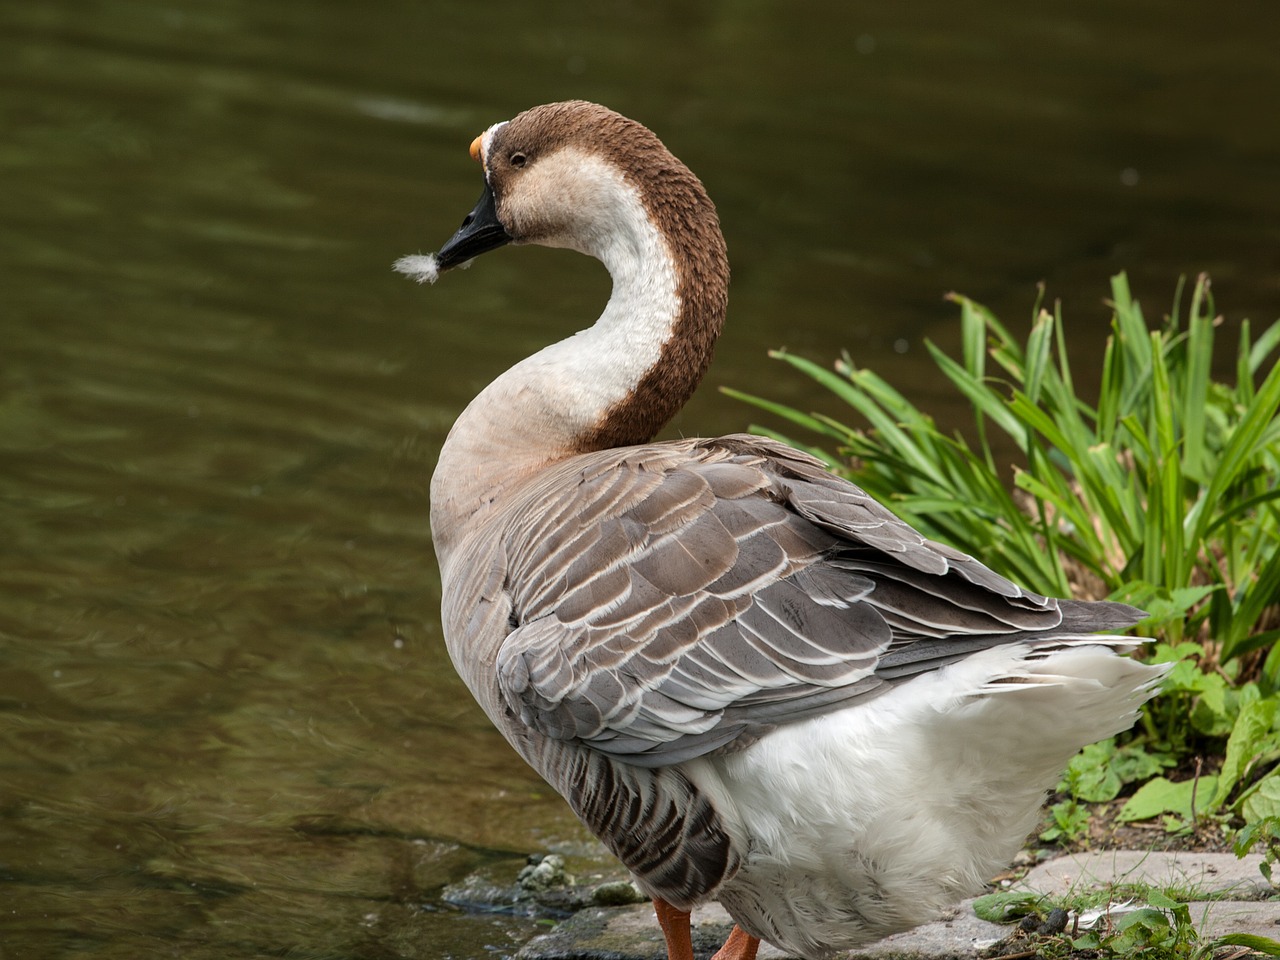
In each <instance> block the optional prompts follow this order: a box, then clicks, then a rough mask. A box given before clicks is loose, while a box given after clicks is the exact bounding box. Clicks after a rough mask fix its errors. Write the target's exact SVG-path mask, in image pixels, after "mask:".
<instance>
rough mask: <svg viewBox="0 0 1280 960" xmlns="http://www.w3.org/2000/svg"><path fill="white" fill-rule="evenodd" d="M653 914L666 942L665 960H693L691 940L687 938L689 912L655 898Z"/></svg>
mask: <svg viewBox="0 0 1280 960" xmlns="http://www.w3.org/2000/svg"><path fill="white" fill-rule="evenodd" d="M653 912H654V913H656V914H657V915H658V924H659V925H660V926H661V927H662V935H663V936H664V937H665V938H666V940H667V960H693V940H692V939H690V937H689V911H688V910H681V909H680V908H679V907H673V906H672V905H671V904H669V903H667V901H665V900H659V899H657V898H656V897H655V898H654V901H653Z"/></svg>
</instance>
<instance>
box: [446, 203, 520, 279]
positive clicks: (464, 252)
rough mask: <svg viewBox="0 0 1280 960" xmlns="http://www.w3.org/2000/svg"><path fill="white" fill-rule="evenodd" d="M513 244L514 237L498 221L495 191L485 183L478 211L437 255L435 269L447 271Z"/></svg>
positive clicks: (469, 216) (470, 215)
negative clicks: (512, 238)
mask: <svg viewBox="0 0 1280 960" xmlns="http://www.w3.org/2000/svg"><path fill="white" fill-rule="evenodd" d="M510 242H511V234H509V233H507V229H506V227H504V226H503V225H502V223H501V222H500V221H499V220H498V210H497V208H496V207H495V206H494V199H493V190H491V189H490V188H489V184H488V183H486V184H485V185H484V193H482V194H481V195H480V200H479V201H478V202H477V203H476V206H475V209H474V210H472V211H471V212H470V213H468V214H467V217H466V219H465V220H463V221H462V226H460V227H459V228H458V232H457V233H455V234H454V235H453V236H452V237H450V238H449V242H448V243H446V244H445V245H444V246H443V247H441V248H440V250H439V252H438V253H436V265H437V266H438V267H439V268H440V269H441V270H448V269H449V268H450V267H456V266H458V265H459V264H463V263H466V262H467V261H468V260H471V259H472V258H474V257H478V256H480V254H482V253H488V252H489V251H490V250H497V249H498V247H501V246H502V245H503V244H507V243H510Z"/></svg>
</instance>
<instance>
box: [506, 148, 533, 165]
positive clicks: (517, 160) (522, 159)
mask: <svg viewBox="0 0 1280 960" xmlns="http://www.w3.org/2000/svg"><path fill="white" fill-rule="evenodd" d="M507 159H508V160H510V161H511V165H512V166H513V167H517V168H518V167H523V166H524V165H525V164H526V163H528V162H529V158H528V157H526V156H525V155H524V154H523V153H520V152H519V151H517V152H515V153H513V154H512V155H511V156H510V157H508V158H507Z"/></svg>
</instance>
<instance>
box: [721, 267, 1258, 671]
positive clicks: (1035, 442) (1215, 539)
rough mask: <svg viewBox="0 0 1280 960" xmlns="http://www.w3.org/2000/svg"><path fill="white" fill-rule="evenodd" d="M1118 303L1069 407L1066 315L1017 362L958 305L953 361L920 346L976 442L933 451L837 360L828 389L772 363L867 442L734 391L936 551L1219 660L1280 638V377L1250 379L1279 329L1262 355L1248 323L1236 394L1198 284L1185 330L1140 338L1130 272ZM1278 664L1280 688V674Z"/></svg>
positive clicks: (914, 426) (893, 394) (987, 316)
mask: <svg viewBox="0 0 1280 960" xmlns="http://www.w3.org/2000/svg"><path fill="white" fill-rule="evenodd" d="M1112 294H1113V304H1114V308H1115V317H1114V320H1113V323H1112V335H1111V337H1110V339H1109V340H1108V343H1107V348H1106V352H1105V354H1104V357H1103V361H1102V377H1101V387H1100V390H1099V394H1098V397H1097V399H1096V401H1094V402H1093V403H1092V404H1090V403H1087V402H1086V401H1085V400H1084V399H1083V398H1082V397H1080V396H1078V395H1077V393H1076V389H1075V384H1074V380H1073V378H1072V372H1071V365H1070V362H1069V360H1068V355H1067V350H1066V345H1065V333H1064V327H1063V323H1062V317H1061V312H1060V310H1057V309H1055V311H1054V312H1053V313H1050V312H1049V311H1047V310H1040V311H1039V314H1038V316H1037V317H1036V319H1035V321H1034V323H1033V325H1032V328H1031V333H1030V336H1029V337H1028V339H1027V342H1026V345H1025V346H1023V345H1022V344H1020V343H1018V342H1017V341H1016V340H1015V339H1014V337H1013V336H1012V335H1011V334H1010V333H1009V331H1008V330H1007V329H1006V328H1005V327H1004V326H1003V325H1002V324H1001V323H1000V322H999V321H998V320H997V319H996V318H995V316H993V315H992V314H991V312H990V311H988V310H987V309H986V308H985V307H982V306H981V305H979V304H977V303H974V302H973V301H972V300H969V299H968V298H966V297H961V296H958V295H953V297H952V299H953V300H954V301H955V302H956V303H958V304H959V305H960V320H961V329H962V334H963V356H962V358H961V359H959V360H956V359H953V358H952V357H950V356H947V355H946V354H945V353H943V352H942V351H941V350H940V349H938V348H937V347H936V346H935V345H933V344H932V343H929V344H927V347H928V350H929V353H930V355H931V357H932V358H933V360H934V362H935V363H936V364H937V366H938V368H939V370H940V371H941V372H942V374H943V375H944V376H946V377H947V379H949V380H950V381H951V382H952V383H953V384H954V385H955V387H956V389H957V390H958V391H959V393H960V395H961V396H962V397H963V398H965V399H967V400H968V401H969V402H970V403H971V404H972V406H973V410H974V426H973V430H972V432H971V436H972V438H973V441H972V442H971V441H970V440H969V439H967V438H966V437H965V436H963V435H961V434H959V433H956V434H946V433H943V432H942V431H941V430H939V429H938V428H937V426H936V425H935V423H934V420H933V418H932V417H930V416H929V415H928V414H926V413H925V412H923V411H921V410H920V409H919V408H917V407H916V406H915V405H914V404H912V403H911V402H910V401H909V400H907V399H906V398H905V397H903V395H902V394H901V393H900V392H898V391H897V390H895V389H894V388H893V387H892V386H890V385H889V384H888V383H887V382H886V381H885V380H884V379H882V378H881V377H879V376H877V375H876V374H875V373H873V372H872V371H870V370H866V369H859V368H858V367H856V366H855V365H854V364H853V363H852V362H851V361H850V360H849V359H848V357H847V356H846V357H845V358H844V359H843V360H841V361H840V362H838V363H837V364H836V366H835V370H834V371H832V370H828V369H826V368H824V367H822V366H820V365H818V364H815V363H813V362H811V361H809V360H806V359H804V358H802V357H798V356H796V355H794V354H789V353H786V352H784V351H776V352H775V353H774V354H773V355H774V356H776V357H778V358H780V359H782V360H783V361H785V362H786V363H789V364H790V365H792V366H793V367H795V368H796V369H797V370H799V371H801V372H802V373H804V374H806V375H807V376H810V377H812V378H813V379H814V380H815V381H817V382H818V383H820V384H821V385H823V386H824V387H826V388H827V389H828V390H830V391H831V392H832V393H833V394H835V395H836V396H837V397H839V398H840V399H841V400H843V401H844V402H845V403H847V404H848V405H849V406H850V407H852V408H853V409H854V410H855V411H856V412H857V413H858V414H860V415H861V416H862V417H863V418H865V420H866V422H867V424H868V426H867V427H859V426H849V425H846V424H844V423H840V422H838V421H836V420H834V419H832V418H830V417H825V416H821V415H816V414H806V413H802V412H800V411H798V410H795V409H794V408H790V407H786V406H784V405H781V404H776V403H772V402H770V401H768V400H765V399H762V398H760V397H755V396H751V395H748V394H745V393H741V392H739V391H733V390H729V391H726V392H728V393H729V394H730V395H732V396H735V397H738V398H739V399H742V400H744V401H746V402H748V403H751V404H754V405H755V406H757V407H760V408H761V409H764V410H768V411H769V412H771V413H775V414H777V415H779V416H781V417H782V418H783V419H785V420H787V421H789V422H791V423H792V424H794V425H796V426H799V427H802V428H804V429H807V430H810V431H812V432H814V433H816V434H818V435H819V436H820V437H823V438H825V439H827V440H834V441H835V444H836V448H835V451H834V453H828V452H824V451H818V452H819V455H821V456H823V457H824V458H825V459H826V460H827V461H828V462H829V463H831V465H832V467H833V468H834V469H836V470H837V471H839V472H842V473H844V474H846V475H847V476H849V477H850V478H851V479H853V480H854V481H855V482H856V483H858V484H859V485H860V486H862V487H863V488H864V489H866V490H867V491H868V492H869V493H871V494H873V495H875V496H877V497H878V498H880V499H882V500H883V501H884V502H885V503H887V504H889V505H890V506H892V507H893V508H894V510H895V511H897V512H898V513H899V514H900V515H902V516H903V518H904V519H906V520H907V521H908V522H910V523H912V524H914V525H916V526H918V527H919V528H920V529H922V530H923V531H925V532H926V533H928V534H929V535H931V536H934V537H937V538H938V539H940V540H944V541H946V542H948V543H951V544H953V545H954V546H956V547H959V548H960V549H962V550H965V551H967V552H969V553H972V554H974V555H976V556H979V557H981V558H982V559H983V561H984V562H985V563H987V564H988V565H989V566H992V567H993V568H994V569H996V570H997V571H998V572H1000V573H1003V574H1005V575H1006V576H1009V577H1011V578H1013V579H1016V580H1019V581H1021V582H1022V583H1025V584H1027V585H1028V586H1030V587H1031V588H1033V589H1035V590H1039V591H1040V592H1042V593H1047V594H1052V595H1056V596H1068V595H1071V594H1072V592H1073V587H1075V588H1077V592H1078V590H1079V588H1081V587H1086V586H1092V590H1091V591H1090V592H1095V593H1100V594H1102V595H1107V596H1111V597H1114V598H1118V599H1125V600H1127V601H1129V602H1132V603H1137V604H1138V605H1141V606H1144V607H1145V608H1146V609H1148V610H1149V611H1151V612H1152V613H1153V615H1154V616H1155V618H1156V619H1157V621H1158V624H1157V625H1158V626H1159V628H1160V629H1161V630H1162V632H1163V634H1164V635H1165V636H1166V637H1167V638H1168V639H1169V640H1170V641H1171V642H1177V641H1178V640H1181V639H1182V638H1183V637H1184V636H1188V637H1196V636H1198V637H1202V638H1204V639H1209V638H1212V639H1213V640H1214V641H1216V642H1217V643H1218V644H1220V645H1221V650H1220V656H1221V660H1222V661H1227V660H1230V659H1232V658H1233V657H1238V656H1240V655H1242V654H1244V653H1247V652H1249V651H1251V650H1256V649H1259V648H1261V647H1265V646H1269V645H1271V644H1273V643H1274V641H1275V640H1276V639H1277V638H1280V624H1273V623H1272V622H1271V620H1269V619H1267V618H1268V617H1269V616H1273V615H1274V608H1275V606H1276V605H1277V602H1278V598H1280V505H1278V500H1280V490H1278V489H1277V477H1280V422H1277V420H1276V412H1277V409H1280V368H1274V367H1273V368H1272V369H1271V370H1270V372H1269V373H1266V375H1265V376H1262V375H1263V373H1265V372H1266V371H1265V369H1264V367H1265V363H1266V360H1267V358H1268V356H1269V355H1270V354H1271V353H1272V351H1274V350H1275V349H1276V347H1277V346H1278V345H1280V323H1277V324H1274V325H1272V326H1271V327H1270V328H1268V329H1267V330H1266V331H1265V332H1264V333H1263V335H1262V336H1261V337H1260V338H1259V339H1258V340H1257V342H1253V341H1252V340H1251V335H1250V327H1249V324H1248V322H1247V321H1246V322H1244V323H1243V324H1242V325H1241V329H1240V341H1239V345H1238V348H1237V357H1236V364H1235V366H1236V377H1235V384H1234V385H1227V384H1223V383H1218V382H1215V381H1214V380H1213V378H1212V375H1211V371H1212V369H1213V354H1214V348H1215V342H1214V341H1215V336H1216V333H1217V326H1218V322H1217V321H1216V320H1215V316H1214V313H1213V303H1212V299H1211V297H1210V295H1209V283H1208V280H1207V279H1206V278H1204V277H1201V278H1200V280H1199V281H1198V282H1197V283H1196V285H1195V289H1194V292H1193V294H1192V297H1191V304H1190V310H1189V316H1188V318H1187V320H1186V322H1185V326H1184V324H1183V322H1182V320H1181V319H1180V317H1179V311H1178V308H1177V307H1176V306H1175V309H1174V311H1173V313H1172V314H1171V315H1170V317H1169V318H1167V319H1166V320H1165V322H1164V323H1163V324H1161V325H1160V327H1159V328H1157V329H1154V330H1150V331H1149V330H1148V329H1147V324H1146V320H1145V318H1144V317H1143V315H1142V310H1141V308H1140V307H1139V305H1138V303H1137V301H1135V300H1134V299H1133V298H1132V296H1131V295H1130V292H1129V286H1128V282H1127V280H1126V278H1125V277H1124V275H1123V274H1122V275H1120V276H1117V277H1115V278H1114V280H1113V282H1112ZM1259 378H1261V383H1258V382H1257V381H1258V380H1259ZM756 429H760V428H756ZM996 431H998V432H999V433H1001V434H1003V435H1004V438H1005V443H1004V444H1003V445H1002V447H1003V448H1006V449H1007V448H1008V447H1012V448H1013V449H1014V450H1016V452H1017V457H1018V460H1019V461H1020V462H1018V463H1017V464H1016V465H1015V467H1014V485H1015V489H1016V491H1017V493H1015V492H1013V491H1010V490H1008V489H1007V488H1006V486H1005V484H1004V483H1003V482H1002V480H1001V476H1000V469H999V465H998V464H997V462H996V457H995V455H994V453H993V448H992V443H991V442H990V437H991V435H992V434H993V433H994V432H996ZM765 432H769V431H767V430H766V431H765ZM775 435H777V434H775ZM1019 494H1020V495H1019ZM1270 666H1271V667H1272V670H1271V675H1272V676H1273V677H1277V679H1280V672H1278V671H1277V670H1276V669H1275V668H1277V667H1280V664H1271V665H1270Z"/></svg>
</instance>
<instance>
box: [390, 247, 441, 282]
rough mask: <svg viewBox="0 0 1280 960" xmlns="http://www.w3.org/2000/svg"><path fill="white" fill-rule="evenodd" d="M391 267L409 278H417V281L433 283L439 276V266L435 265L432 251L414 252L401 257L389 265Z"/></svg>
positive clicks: (434, 256)
mask: <svg viewBox="0 0 1280 960" xmlns="http://www.w3.org/2000/svg"><path fill="white" fill-rule="evenodd" d="M391 268H392V269H393V270H395V271H397V272H398V273H403V274H404V275H405V276H406V277H408V278H409V279H411V280H417V281H418V283H435V282H436V280H438V279H439V277H440V268H439V267H437V266H436V255H435V254H434V253H428V254H425V255H424V254H421V253H415V254H411V255H410V256H407V257H401V258H400V259H399V260H397V261H396V262H395V263H393V264H392V265H391Z"/></svg>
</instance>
